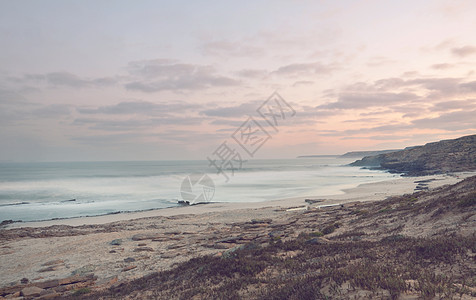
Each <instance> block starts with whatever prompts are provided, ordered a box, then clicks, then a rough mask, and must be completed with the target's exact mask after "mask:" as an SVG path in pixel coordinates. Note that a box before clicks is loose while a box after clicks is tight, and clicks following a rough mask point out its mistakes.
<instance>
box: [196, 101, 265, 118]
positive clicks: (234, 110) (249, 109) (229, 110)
mask: <svg viewBox="0 0 476 300" xmlns="http://www.w3.org/2000/svg"><path fill="white" fill-rule="evenodd" d="M262 103H263V101H252V102H246V103H242V104H240V105H235V106H226V107H217V108H212V109H207V110H204V111H202V112H200V114H202V115H206V116H209V117H220V118H236V117H243V116H246V115H250V114H253V113H256V110H257V109H258V107H260V105H261V104H262Z"/></svg>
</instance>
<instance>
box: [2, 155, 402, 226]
mask: <svg viewBox="0 0 476 300" xmlns="http://www.w3.org/2000/svg"><path fill="white" fill-rule="evenodd" d="M353 160H354V159H349V158H339V157H337V156H336V157H329V156H326V157H315V158H296V159H272V160H271V159H269V160H258V159H256V160H249V161H247V162H244V163H243V165H242V166H241V168H239V167H240V166H238V165H235V166H234V167H235V170H234V171H232V170H230V169H223V172H224V173H217V170H216V168H214V167H213V166H210V163H209V162H208V161H134V162H50V163H0V221H2V220H15V221H18V220H22V221H33V220H50V219H55V218H72V217H81V216H94V215H102V214H111V213H119V212H127V211H141V210H149V209H160V208H166V207H174V206H177V205H178V201H179V200H182V194H181V187H182V186H183V185H182V182H183V181H184V180H186V178H188V177H187V176H188V175H189V174H208V175H209V176H210V179H211V181H212V183H213V185H214V189H213V191H212V194H211V196H212V198H211V199H209V200H211V201H213V202H257V201H269V200H275V199H284V198H290V197H301V196H302V197H316V196H324V195H332V194H339V193H342V190H343V189H346V188H352V187H355V186H357V185H359V184H362V183H370V182H377V181H383V180H388V179H390V178H395V177H396V176H398V175H395V174H389V173H387V172H383V171H377V170H367V169H361V168H359V167H351V166H348V164H349V163H350V162H352V161H353ZM224 174H226V176H228V178H226V176H225V175H224Z"/></svg>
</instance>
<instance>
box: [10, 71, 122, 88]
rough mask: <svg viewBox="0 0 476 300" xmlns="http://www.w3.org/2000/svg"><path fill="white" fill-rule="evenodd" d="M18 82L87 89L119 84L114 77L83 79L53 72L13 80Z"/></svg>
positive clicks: (66, 73)
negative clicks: (44, 83)
mask: <svg viewBox="0 0 476 300" xmlns="http://www.w3.org/2000/svg"><path fill="white" fill-rule="evenodd" d="M11 80H14V81H16V82H24V83H30V82H46V83H47V84H49V85H52V86H66V87H72V88H86V87H105V86H111V85H114V84H116V83H117V80H116V79H115V78H113V77H100V78H92V79H88V78H81V77H79V76H77V75H75V74H71V73H68V72H52V73H46V74H25V75H24V76H23V77H20V78H11Z"/></svg>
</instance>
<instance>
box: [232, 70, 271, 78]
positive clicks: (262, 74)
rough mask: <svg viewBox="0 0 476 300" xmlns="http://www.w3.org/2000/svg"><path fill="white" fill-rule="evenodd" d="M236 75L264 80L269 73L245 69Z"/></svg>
mask: <svg viewBox="0 0 476 300" xmlns="http://www.w3.org/2000/svg"><path fill="white" fill-rule="evenodd" d="M236 74H237V75H238V76H241V77H245V78H264V77H266V76H267V75H268V71H266V70H257V69H244V70H240V71H238V72H237V73H236Z"/></svg>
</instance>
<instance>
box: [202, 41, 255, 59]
mask: <svg viewBox="0 0 476 300" xmlns="http://www.w3.org/2000/svg"><path fill="white" fill-rule="evenodd" d="M202 52H203V53H204V54H206V55H213V56H215V55H221V56H234V57H256V56H260V55H262V54H263V53H264V50H263V48H261V47H258V46H252V45H250V44H247V43H242V42H233V41H229V40H220V41H210V42H207V43H205V44H203V45H202Z"/></svg>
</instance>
